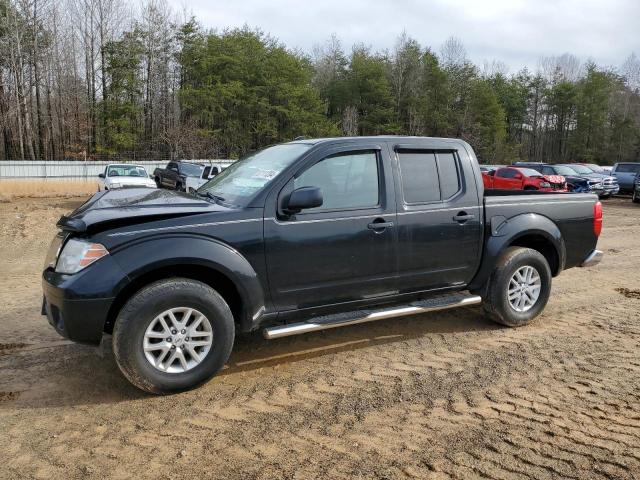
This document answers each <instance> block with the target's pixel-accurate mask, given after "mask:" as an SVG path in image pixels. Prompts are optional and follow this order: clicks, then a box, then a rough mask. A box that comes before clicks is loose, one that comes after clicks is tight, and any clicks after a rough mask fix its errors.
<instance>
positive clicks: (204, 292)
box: [112, 278, 235, 394]
mask: <svg viewBox="0 0 640 480" xmlns="http://www.w3.org/2000/svg"><path fill="white" fill-rule="evenodd" d="M175 307H189V308H194V309H196V310H198V311H199V312H201V313H202V314H203V315H204V316H205V317H206V318H207V319H208V320H209V322H210V324H211V328H212V331H213V344H212V345H211V348H210V350H209V352H208V353H207V354H206V356H205V357H204V359H203V360H202V361H201V363H199V364H198V365H196V366H195V367H193V368H191V369H190V370H187V371H185V372H181V373H167V372H163V371H160V370H158V369H156V368H155V367H154V366H153V365H151V363H150V362H149V361H148V360H147V358H146V357H145V353H144V351H143V339H144V335H145V331H146V329H147V327H148V326H149V324H150V323H151V322H152V321H153V319H154V318H155V317H156V316H157V315H159V314H160V313H161V312H163V311H165V310H168V309H171V308H175ZM234 337H235V324H234V321H233V315H232V314H231V310H230V309H229V306H228V305H227V303H226V302H225V301H224V299H223V298H222V297H221V296H220V295H219V294H218V292H216V291H215V290H214V289H213V288H211V287H210V286H208V285H206V284H204V283H202V282H198V281H195V280H190V279H186V278H171V279H167V280H161V281H158V282H155V283H152V284H151V285H149V286H147V287H145V288H143V289H142V290H140V291H139V292H138V293H136V294H135V295H134V296H133V297H131V299H129V301H128V302H127V303H126V304H125V305H124V307H123V308H122V310H121V311H120V313H119V314H118V318H117V320H116V323H115V326H114V328H113V340H112V341H113V352H114V356H115V359H116V362H117V364H118V367H119V368H120V370H121V371H122V373H123V375H124V376H125V377H126V378H127V379H128V380H129V381H130V382H131V383H132V384H133V385H135V386H136V387H138V388H140V389H141V390H144V391H146V392H150V393H155V394H168V393H173V392H180V391H184V390H189V389H191V388H194V387H197V386H198V385H201V384H202V383H204V382H206V381H207V380H209V379H210V378H211V377H213V376H214V375H215V374H216V373H217V372H218V371H219V370H220V369H221V368H222V367H223V366H224V364H225V363H226V361H227V360H228V359H229V355H230V354H231V350H232V348H233V341H234Z"/></svg>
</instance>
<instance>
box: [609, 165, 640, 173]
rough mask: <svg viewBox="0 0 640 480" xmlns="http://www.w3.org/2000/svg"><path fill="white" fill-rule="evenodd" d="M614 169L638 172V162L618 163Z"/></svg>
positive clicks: (639, 170) (617, 171)
mask: <svg viewBox="0 0 640 480" xmlns="http://www.w3.org/2000/svg"><path fill="white" fill-rule="evenodd" d="M615 171H616V173H638V172H640V163H619V164H618V166H617V167H616V170H615Z"/></svg>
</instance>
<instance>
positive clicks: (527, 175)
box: [482, 167, 567, 192]
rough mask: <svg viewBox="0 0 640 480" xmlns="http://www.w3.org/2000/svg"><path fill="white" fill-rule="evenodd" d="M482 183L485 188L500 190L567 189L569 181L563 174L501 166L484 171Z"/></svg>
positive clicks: (564, 190) (561, 190)
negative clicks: (544, 173) (546, 173)
mask: <svg viewBox="0 0 640 480" xmlns="http://www.w3.org/2000/svg"><path fill="white" fill-rule="evenodd" d="M482 183H483V184H484V188H494V189H500V190H539V191H541V192H566V191H567V183H566V181H565V179H564V177H563V176H562V175H543V174H541V173H540V172H538V171H536V170H533V169H532V168H524V167H501V168H497V169H495V170H491V171H489V172H482Z"/></svg>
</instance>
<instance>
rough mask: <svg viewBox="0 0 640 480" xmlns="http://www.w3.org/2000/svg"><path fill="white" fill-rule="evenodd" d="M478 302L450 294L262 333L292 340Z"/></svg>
mask: <svg viewBox="0 0 640 480" xmlns="http://www.w3.org/2000/svg"><path fill="white" fill-rule="evenodd" d="M478 303H482V298H481V297H479V296H478V295H471V294H468V293H465V294H461V293H456V294H449V295H443V296H440V297H436V298H431V299H428V300H422V301H417V302H411V303H409V304H407V305H402V306H395V307H392V308H386V309H381V310H358V311H355V312H348V313H341V314H336V315H326V316H323V317H316V318H312V319H310V320H309V321H307V322H299V323H290V324H288V325H278V326H274V327H268V328H265V329H264V330H263V334H264V338H266V339H269V340H272V339H274V338H281V337H289V336H291V335H300V334H302V333H309V332H315V331H318V330H327V329H329V328H338V327H346V326H347V325H357V324H358V323H366V322H373V321H376V320H384V319H387V318H394V317H404V316H406V315H416V314H418V313H427V312H437V311H439V310H448V309H450V308H457V307H464V306H467V305H476V304H478Z"/></svg>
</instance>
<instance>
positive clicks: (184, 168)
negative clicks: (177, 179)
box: [180, 163, 204, 177]
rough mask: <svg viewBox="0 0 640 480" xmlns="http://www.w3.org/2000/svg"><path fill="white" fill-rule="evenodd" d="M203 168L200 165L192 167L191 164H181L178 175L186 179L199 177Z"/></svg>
mask: <svg viewBox="0 0 640 480" xmlns="http://www.w3.org/2000/svg"><path fill="white" fill-rule="evenodd" d="M203 168H204V167H203V166H202V165H194V164H193V163H181V164H180V173H182V174H184V175H187V176H188V177H199V176H200V172H202V169H203Z"/></svg>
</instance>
